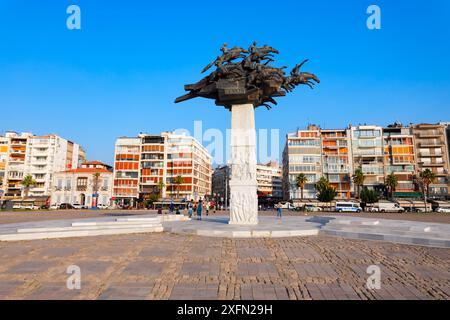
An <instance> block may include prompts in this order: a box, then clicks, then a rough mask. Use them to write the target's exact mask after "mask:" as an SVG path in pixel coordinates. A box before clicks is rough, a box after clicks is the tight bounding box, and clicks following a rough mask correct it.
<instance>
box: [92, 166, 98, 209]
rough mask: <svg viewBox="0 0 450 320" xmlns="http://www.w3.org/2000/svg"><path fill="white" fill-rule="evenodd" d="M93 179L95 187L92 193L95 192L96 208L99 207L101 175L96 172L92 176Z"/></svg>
mask: <svg viewBox="0 0 450 320" xmlns="http://www.w3.org/2000/svg"><path fill="white" fill-rule="evenodd" d="M92 179H93V185H92V191H93V193H94V194H93V197H94V198H95V199H96V200H95V202H94V203H95V207H97V203H98V189H99V184H100V173H99V172H96V173H93V174H92Z"/></svg>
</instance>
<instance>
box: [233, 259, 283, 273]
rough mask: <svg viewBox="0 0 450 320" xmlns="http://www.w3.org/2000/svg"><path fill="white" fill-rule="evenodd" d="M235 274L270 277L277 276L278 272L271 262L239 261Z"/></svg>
mask: <svg viewBox="0 0 450 320" xmlns="http://www.w3.org/2000/svg"><path fill="white" fill-rule="evenodd" d="M236 275H237V276H241V277H245V276H253V277H270V276H273V277H275V276H277V275H278V272H277V269H276V267H275V265H274V264H273V263H271V262H257V263H252V262H251V263H239V264H238V268H237V272H236Z"/></svg>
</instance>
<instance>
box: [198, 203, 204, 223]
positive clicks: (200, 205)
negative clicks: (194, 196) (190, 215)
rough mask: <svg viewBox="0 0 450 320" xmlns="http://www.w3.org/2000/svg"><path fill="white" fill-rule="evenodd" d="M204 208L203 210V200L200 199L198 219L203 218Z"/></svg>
mask: <svg viewBox="0 0 450 320" xmlns="http://www.w3.org/2000/svg"><path fill="white" fill-rule="evenodd" d="M202 210H203V204H202V200H199V202H198V206H197V220H202Z"/></svg>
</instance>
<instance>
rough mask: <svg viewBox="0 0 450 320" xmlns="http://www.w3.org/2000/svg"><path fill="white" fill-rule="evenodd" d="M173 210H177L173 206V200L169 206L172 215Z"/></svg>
mask: <svg viewBox="0 0 450 320" xmlns="http://www.w3.org/2000/svg"><path fill="white" fill-rule="evenodd" d="M173 209H175V205H174V204H173V201H172V200H171V201H170V204H169V212H170V214H172V213H173Z"/></svg>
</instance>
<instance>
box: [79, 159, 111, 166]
mask: <svg viewBox="0 0 450 320" xmlns="http://www.w3.org/2000/svg"><path fill="white" fill-rule="evenodd" d="M82 164H94V165H98V164H100V165H103V166H108V167H109V165H107V164H106V163H103V162H100V161H96V160H94V161H86V162H83V163H82Z"/></svg>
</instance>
